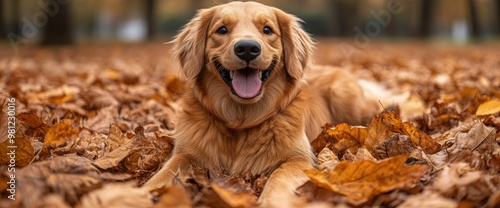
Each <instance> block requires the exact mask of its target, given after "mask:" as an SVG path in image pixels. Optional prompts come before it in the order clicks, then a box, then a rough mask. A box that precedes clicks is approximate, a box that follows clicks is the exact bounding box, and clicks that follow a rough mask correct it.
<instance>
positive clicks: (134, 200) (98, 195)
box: [80, 183, 153, 208]
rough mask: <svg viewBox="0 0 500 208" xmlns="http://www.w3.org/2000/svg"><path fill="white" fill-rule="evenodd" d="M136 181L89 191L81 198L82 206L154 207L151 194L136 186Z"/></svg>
mask: <svg viewBox="0 0 500 208" xmlns="http://www.w3.org/2000/svg"><path fill="white" fill-rule="evenodd" d="M134 184H135V183H114V184H113V183H112V184H106V185H104V186H103V187H102V188H100V189H97V190H94V191H92V192H89V193H87V194H86V195H84V196H83V197H82V199H81V204H80V208H108V207H116V208H119V207H120V208H136V207H144V208H147V207H153V200H152V196H151V194H149V192H148V191H146V190H145V189H140V188H137V187H135V185H134Z"/></svg>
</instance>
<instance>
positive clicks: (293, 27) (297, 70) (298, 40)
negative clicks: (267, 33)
mask: <svg viewBox="0 0 500 208" xmlns="http://www.w3.org/2000/svg"><path fill="white" fill-rule="evenodd" d="M275 14H276V18H277V19H278V23H279V26H280V30H281V39H282V43H283V52H284V59H285V68H286V70H287V72H288V74H289V75H290V76H291V77H292V78H294V79H297V80H298V79H301V78H302V75H303V74H304V70H305V69H306V68H308V67H310V65H311V64H312V58H311V55H312V50H313V48H314V43H313V41H312V39H311V37H309V35H308V34H307V33H306V32H305V31H304V30H303V29H302V27H301V26H300V22H302V20H300V19H299V18H297V17H295V16H293V15H290V14H287V13H285V12H283V11H281V10H279V9H275Z"/></svg>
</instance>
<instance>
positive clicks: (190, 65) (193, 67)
mask: <svg viewBox="0 0 500 208" xmlns="http://www.w3.org/2000/svg"><path fill="white" fill-rule="evenodd" d="M213 13H214V9H202V10H199V11H198V13H197V14H196V16H195V17H194V18H193V19H191V21H189V23H187V24H186V26H184V28H183V29H182V30H181V32H180V33H179V34H178V35H177V36H176V37H175V38H174V40H173V41H172V43H173V44H174V45H173V48H172V52H173V54H174V56H175V57H177V58H178V59H179V62H180V64H181V68H182V71H183V72H184V75H185V76H186V78H187V79H194V78H196V76H198V74H199V73H200V71H201V69H202V68H203V66H204V65H205V45H206V39H207V30H208V26H209V25H210V21H211V20H212V16H213Z"/></svg>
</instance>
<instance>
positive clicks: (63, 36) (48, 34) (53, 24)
mask: <svg viewBox="0 0 500 208" xmlns="http://www.w3.org/2000/svg"><path fill="white" fill-rule="evenodd" d="M50 2H52V3H53V2H55V1H47V2H46V7H50V6H49V3H50ZM57 5H58V9H57V10H56V9H54V11H57V12H54V13H53V15H52V16H50V14H48V13H46V14H47V16H48V20H47V24H46V25H45V27H44V28H43V31H44V33H43V37H42V42H41V44H42V45H65V44H71V43H73V35H72V28H71V11H70V10H71V9H70V7H71V5H70V3H66V4H58V3H57ZM52 8H54V7H52Z"/></svg>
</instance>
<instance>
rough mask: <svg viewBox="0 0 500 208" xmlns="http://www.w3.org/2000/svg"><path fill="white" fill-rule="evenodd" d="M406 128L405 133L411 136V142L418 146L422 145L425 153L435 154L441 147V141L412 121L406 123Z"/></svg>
mask: <svg viewBox="0 0 500 208" xmlns="http://www.w3.org/2000/svg"><path fill="white" fill-rule="evenodd" d="M404 128H405V133H406V134H407V135H409V136H410V138H411V142H412V143H413V144H414V145H416V146H419V147H422V149H423V150H424V151H425V153H427V154H434V153H436V152H438V151H439V150H440V149H441V145H440V144H439V143H437V142H436V141H434V139H432V138H431V137H430V136H429V135H427V134H426V133H424V132H423V131H420V130H419V129H417V128H416V127H415V126H413V125H411V124H410V123H404Z"/></svg>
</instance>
